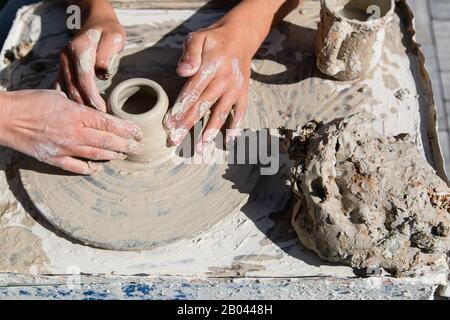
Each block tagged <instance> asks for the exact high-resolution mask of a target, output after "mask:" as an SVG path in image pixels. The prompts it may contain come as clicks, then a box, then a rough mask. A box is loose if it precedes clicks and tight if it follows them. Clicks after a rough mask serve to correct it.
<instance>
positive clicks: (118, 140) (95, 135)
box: [81, 128, 143, 154]
mask: <svg viewBox="0 0 450 320" xmlns="http://www.w3.org/2000/svg"><path fill="white" fill-rule="evenodd" d="M81 135H82V138H81V140H82V142H83V144H84V145H85V146H90V147H95V148H99V149H103V150H109V151H115V152H120V153H126V154H142V153H143V149H142V144H141V143H139V142H137V141H136V140H135V139H125V138H122V137H119V136H117V135H115V134H113V133H110V132H105V131H100V130H96V129H91V128H84V129H83V130H82V131H81Z"/></svg>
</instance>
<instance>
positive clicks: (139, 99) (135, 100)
mask: <svg viewBox="0 0 450 320" xmlns="http://www.w3.org/2000/svg"><path fill="white" fill-rule="evenodd" d="M157 102H158V95H157V93H156V92H155V90H153V89H152V88H149V87H144V86H141V87H139V90H138V91H137V92H136V93H135V94H133V95H131V96H130V97H129V98H128V99H127V100H126V101H125V102H124V104H123V106H122V110H123V111H125V112H126V113H129V114H143V113H146V112H148V111H150V110H151V109H152V108H153V107H154V106H155V105H156V103H157Z"/></svg>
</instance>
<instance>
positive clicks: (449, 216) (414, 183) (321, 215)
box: [282, 114, 450, 276]
mask: <svg viewBox="0 0 450 320" xmlns="http://www.w3.org/2000/svg"><path fill="white" fill-rule="evenodd" d="M371 121H372V119H370V116H369V115H367V114H357V115H353V116H351V117H348V118H344V119H337V120H334V121H332V122H330V123H328V124H322V123H318V122H311V123H309V124H307V125H306V126H304V127H302V128H298V129H297V130H295V131H292V130H282V134H283V135H284V136H285V137H286V138H287V141H288V146H289V153H290V156H291V158H293V159H295V160H296V166H295V167H294V168H293V176H292V187H293V190H294V193H295V194H296V195H297V197H298V199H299V200H298V201H297V202H296V205H295V206H294V207H293V215H292V223H293V226H294V228H295V230H296V232H297V234H298V236H299V238H300V240H301V242H302V243H303V244H304V245H305V246H306V247H308V248H310V249H312V250H313V251H315V252H316V253H317V254H318V255H319V256H321V257H322V258H324V259H327V260H330V261H333V262H340V263H345V264H349V265H351V266H352V267H354V268H372V267H381V268H384V269H385V270H387V271H389V272H390V273H392V274H393V275H395V276H401V275H406V274H412V273H413V272H414V271H417V270H418V269H420V268H422V267H431V268H437V267H438V266H439V267H440V266H447V264H446V253H447V252H448V250H449V242H450V241H449V239H450V234H449V229H450V189H449V188H448V186H447V185H446V183H445V182H444V181H443V180H441V179H440V178H439V177H438V176H437V175H436V172H435V171H434V170H433V168H432V167H431V166H430V165H429V164H428V163H427V162H426V160H425V159H424V157H423V156H422V154H421V152H420V150H419V149H418V148H417V146H416V144H415V143H414V139H413V138H412V137H411V136H409V135H407V134H403V135H398V136H395V137H386V136H382V135H380V134H379V133H377V132H376V131H374V130H373V129H371V128H370V122H371Z"/></svg>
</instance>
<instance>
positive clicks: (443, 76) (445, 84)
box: [441, 72, 450, 101]
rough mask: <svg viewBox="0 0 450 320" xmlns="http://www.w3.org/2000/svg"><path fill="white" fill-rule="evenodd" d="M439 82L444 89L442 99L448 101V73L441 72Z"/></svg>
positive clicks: (449, 87) (449, 85) (449, 96)
mask: <svg viewBox="0 0 450 320" xmlns="http://www.w3.org/2000/svg"><path fill="white" fill-rule="evenodd" d="M441 80H442V86H443V87H444V99H445V100H449V101H450V72H441Z"/></svg>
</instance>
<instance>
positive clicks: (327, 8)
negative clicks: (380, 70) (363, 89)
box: [315, 0, 392, 80]
mask: <svg viewBox="0 0 450 320" xmlns="http://www.w3.org/2000/svg"><path fill="white" fill-rule="evenodd" d="M331 3H332V2H330V3H327V2H322V7H321V12H320V23H319V25H318V29H317V33H316V43H315V50H316V56H317V67H318V68H319V69H320V70H321V71H322V72H323V73H324V74H326V75H329V76H331V77H334V78H336V79H338V80H355V79H360V78H363V77H365V76H366V75H367V74H368V73H369V72H370V71H371V70H373V69H374V68H375V67H376V66H377V65H378V62H379V61H380V59H381V55H382V53H383V51H384V50H383V49H384V41H385V36H386V28H387V26H388V25H389V23H390V22H391V20H392V11H391V10H390V6H389V4H390V3H389V2H385V3H384V4H382V3H380V4H379V6H380V7H381V11H382V12H380V14H382V15H381V17H380V18H377V19H372V16H369V15H367V14H366V12H368V11H366V10H363V8H364V9H365V8H366V7H367V4H366V2H364V1H357V0H355V1H337V2H336V3H335V4H331ZM344 4H346V5H345V7H343V5H344ZM337 16H339V18H337ZM358 20H359V21H358Z"/></svg>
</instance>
